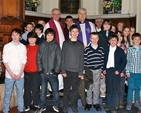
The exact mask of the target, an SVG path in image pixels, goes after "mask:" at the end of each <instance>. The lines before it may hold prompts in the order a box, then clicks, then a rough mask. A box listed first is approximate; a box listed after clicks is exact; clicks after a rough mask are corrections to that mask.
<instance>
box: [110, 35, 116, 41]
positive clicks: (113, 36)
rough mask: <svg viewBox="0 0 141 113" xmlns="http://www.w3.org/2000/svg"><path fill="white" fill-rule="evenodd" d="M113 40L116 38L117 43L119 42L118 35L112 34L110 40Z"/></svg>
mask: <svg viewBox="0 0 141 113" xmlns="http://www.w3.org/2000/svg"><path fill="white" fill-rule="evenodd" d="M112 38H116V39H117V41H118V36H117V35H116V34H111V35H110V36H109V40H111V39H112Z"/></svg>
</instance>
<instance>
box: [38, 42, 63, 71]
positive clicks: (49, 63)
mask: <svg viewBox="0 0 141 113" xmlns="http://www.w3.org/2000/svg"><path fill="white" fill-rule="evenodd" d="M60 65H61V49H60V47H59V45H58V44H57V42H56V41H55V40H53V41H52V42H46V41H44V42H43V43H41V44H40V45H39V49H38V52H37V67H38V71H39V72H41V71H42V72H43V73H52V70H54V71H55V72H56V73H58V72H60Z"/></svg>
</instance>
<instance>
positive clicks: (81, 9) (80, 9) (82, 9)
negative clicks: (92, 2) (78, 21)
mask: <svg viewBox="0 0 141 113" xmlns="http://www.w3.org/2000/svg"><path fill="white" fill-rule="evenodd" d="M80 11H86V13H87V10H86V9H85V8H79V9H78V13H79V12H80Z"/></svg>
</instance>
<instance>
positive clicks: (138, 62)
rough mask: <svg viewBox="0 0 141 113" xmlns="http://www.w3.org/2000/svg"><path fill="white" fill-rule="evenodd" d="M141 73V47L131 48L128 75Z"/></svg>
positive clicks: (128, 58)
mask: <svg viewBox="0 0 141 113" xmlns="http://www.w3.org/2000/svg"><path fill="white" fill-rule="evenodd" d="M130 72H132V73H141V46H140V47H139V48H136V47H135V46H132V47H129V48H128V50H127V65H126V73H130Z"/></svg>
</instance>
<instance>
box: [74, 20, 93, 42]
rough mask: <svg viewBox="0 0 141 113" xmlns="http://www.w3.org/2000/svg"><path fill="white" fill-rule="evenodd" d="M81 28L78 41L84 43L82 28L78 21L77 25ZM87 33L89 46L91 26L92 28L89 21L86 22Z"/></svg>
mask: <svg viewBox="0 0 141 113" xmlns="http://www.w3.org/2000/svg"><path fill="white" fill-rule="evenodd" d="M75 24H76V25H77V26H78V27H79V28H80V33H79V35H78V40H80V41H81V42H83V37H82V31H81V27H80V22H79V21H77V22H76V23H75ZM85 28H86V29H85V32H86V38H87V44H89V43H90V39H89V38H90V34H91V26H90V24H89V22H88V21H85Z"/></svg>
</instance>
